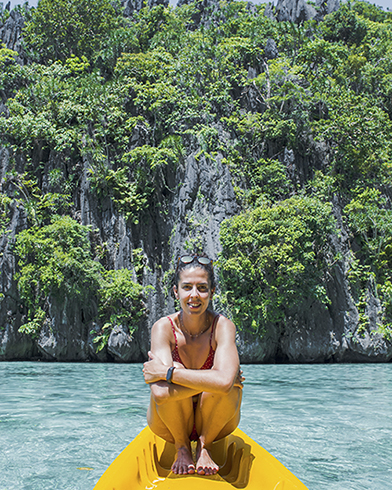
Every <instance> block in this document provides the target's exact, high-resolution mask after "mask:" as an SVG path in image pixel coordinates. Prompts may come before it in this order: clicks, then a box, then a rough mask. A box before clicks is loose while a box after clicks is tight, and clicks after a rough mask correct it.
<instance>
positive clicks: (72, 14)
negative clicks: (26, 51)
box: [24, 0, 119, 62]
mask: <svg viewBox="0 0 392 490" xmlns="http://www.w3.org/2000/svg"><path fill="white" fill-rule="evenodd" d="M118 22H119V21H118V17H117V14H116V11H115V9H114V7H113V5H112V3H111V2H110V1H109V0H40V2H39V3H38V6H37V7H36V8H34V9H33V10H32V13H31V19H30V20H29V21H28V22H27V23H26V27H25V28H24V38H25V41H26V43H27V45H28V47H29V48H31V49H32V50H34V51H35V52H36V53H37V54H38V57H39V59H41V60H43V61H46V62H47V61H49V60H52V61H56V60H66V59H67V58H70V57H71V56H73V55H74V56H77V57H81V56H87V57H88V58H90V57H92V56H93V55H94V53H96V52H97V51H98V50H99V49H100V47H101V46H102V45H103V41H104V40H105V39H106V38H107V37H108V36H109V33H110V31H111V30H112V29H113V28H115V27H117V26H118Z"/></svg>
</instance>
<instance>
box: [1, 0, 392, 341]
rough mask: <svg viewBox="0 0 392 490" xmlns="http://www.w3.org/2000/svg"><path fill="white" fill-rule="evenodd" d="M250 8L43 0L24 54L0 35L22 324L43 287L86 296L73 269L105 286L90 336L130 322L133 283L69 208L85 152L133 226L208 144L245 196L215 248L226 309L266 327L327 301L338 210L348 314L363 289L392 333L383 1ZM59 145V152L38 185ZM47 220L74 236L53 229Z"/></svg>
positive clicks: (35, 320)
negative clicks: (276, 10) (304, 9)
mask: <svg viewBox="0 0 392 490" xmlns="http://www.w3.org/2000/svg"><path fill="white" fill-rule="evenodd" d="M254 8H255V10H254V11H252V9H249V7H248V4H247V2H241V1H240V2H234V1H233V2H232V1H222V2H220V3H219V9H218V8H216V9H215V10H214V11H213V12H211V13H210V14H208V11H207V13H205V14H204V15H209V22H208V23H206V22H203V21H202V22H199V23H197V22H196V21H195V19H196V18H197V16H198V15H199V17H200V14H198V12H199V10H198V1H196V2H195V3H192V4H189V5H184V6H183V7H181V8H175V9H173V8H171V7H169V8H164V7H163V6H162V5H159V6H157V7H155V8H153V9H149V8H147V7H145V8H143V9H142V10H141V11H140V12H138V13H135V14H134V16H133V18H131V19H125V18H124V17H123V15H122V12H121V8H120V6H119V4H117V3H113V2H109V1H108V0H88V1H87V0H41V1H40V2H39V4H38V7H37V8H36V9H32V10H31V12H30V13H29V14H28V15H27V22H26V27H25V30H24V43H25V46H26V49H27V52H28V53H29V55H30V58H31V62H30V63H28V64H24V65H22V64H19V63H17V61H16V58H15V56H16V53H14V52H12V51H10V50H7V49H5V48H4V47H3V48H1V49H0V68H1V69H0V73H1V74H0V90H1V91H2V94H4V96H6V98H7V99H8V100H7V102H6V105H7V111H8V112H7V114H6V116H4V117H3V116H2V117H0V135H1V137H2V140H3V141H4V142H5V143H6V144H7V145H8V150H9V152H10V153H11V158H12V161H13V162H14V168H13V169H12V171H10V172H9V174H8V176H7V179H8V182H9V185H8V188H9V189H10V190H9V192H7V193H4V192H3V194H1V201H0V213H1V216H2V217H4V220H5V223H7V221H6V220H7V219H8V218H7V216H9V214H8V213H9V206H10V205H11V201H10V200H12V199H14V200H15V202H17V203H18V205H20V206H23V207H24V208H25V210H26V213H27V216H28V226H30V227H31V228H29V229H28V230H26V231H24V232H22V233H20V235H19V236H18V238H17V251H18V254H19V256H20V257H21V259H20V260H21V262H20V267H21V272H20V275H19V279H18V281H19V288H20V292H21V295H22V298H23V299H24V301H25V302H26V305H27V307H28V309H29V315H28V316H29V323H27V324H26V325H28V327H24V328H25V330H26V331H28V330H31V331H36V330H37V325H41V324H42V322H43V321H44V313H45V311H46V310H45V308H46V306H45V298H47V297H48V295H50V294H60V293H61V294H63V295H71V296H72V295H73V296H75V297H78V295H83V294H90V293H88V291H91V289H89V288H90V286H88V287H87V286H86V288H84V286H83V285H84V284H86V285H92V284H95V285H96V290H97V291H100V292H99V298H100V299H99V301H100V307H99V308H100V312H101V313H100V314H101V315H104V317H102V321H103V322H104V325H105V331H104V332H103V333H102V336H101V337H100V339H99V342H100V343H102V342H105V339H107V335H108V331H109V330H110V328H111V327H109V325H110V326H112V325H114V324H116V323H117V322H122V323H124V322H125V323H126V324H127V325H128V326H129V327H130V331H132V328H133V327H132V326H131V324H132V325H134V324H135V323H132V322H133V320H132V322H128V320H127V319H126V318H124V317H123V315H126V314H125V311H131V312H135V311H136V309H137V308H136V307H135V306H134V305H136V304H139V303H138V301H139V300H140V298H141V295H142V289H140V287H141V286H140V284H139V285H138V284H136V283H133V282H132V281H133V279H132V277H131V273H129V274H128V273H127V272H126V271H122V272H121V273H120V272H113V271H109V272H104V271H103V270H102V269H100V268H99V266H98V262H96V261H93V259H92V256H91V252H90V251H89V240H90V238H89V232H88V231H87V230H85V229H84V228H83V227H80V226H81V225H79V224H77V223H76V222H74V221H69V220H70V218H69V217H68V216H67V215H69V213H70V208H72V205H74V203H75V199H76V198H75V189H76V188H77V186H78V185H79V182H80V180H81V178H82V177H83V176H84V175H85V174H84V172H85V169H86V167H87V177H88V179H89V185H90V189H91V191H92V192H94V193H95V195H96V198H97V200H98V203H99V205H101V206H102V205H103V204H104V203H108V202H110V203H111V205H112V206H113V209H114V212H115V213H117V214H119V215H122V216H123V217H124V218H125V219H126V221H127V223H128V226H140V223H142V222H144V221H142V220H144V219H147V218H146V217H148V219H150V217H151V214H152V213H156V214H160V215H161V216H162V217H163V218H165V212H167V205H168V202H169V199H170V196H171V194H172V192H173V191H174V189H173V188H172V187H171V186H173V181H174V179H173V175H174V174H175V172H176V170H177V169H178V168H179V167H181V166H182V165H183V163H184V157H185V156H186V154H187V153H191V152H193V153H195V154H197V156H198V157H200V156H201V155H204V156H205V157H206V158H207V161H208V162H210V164H211V166H213V165H215V161H216V159H217V157H218V155H219V157H220V158H221V160H222V162H223V164H225V165H227V167H228V168H229V170H230V173H231V176H232V180H233V185H234V187H235V190H236V196H237V201H238V205H239V209H240V212H239V214H238V216H235V217H233V218H232V219H230V220H228V221H226V222H224V223H223V225H222V230H221V241H222V247H223V251H222V254H221V257H220V260H219V262H220V267H221V275H222V284H221V285H222V295H223V297H224V298H225V299H226V301H227V305H228V306H229V307H230V309H231V312H232V315H233V317H234V318H235V319H238V320H240V321H239V322H238V325H241V324H242V325H243V328H247V329H251V330H254V331H257V332H259V333H260V335H261V334H262V332H263V331H264V330H265V329H267V328H269V325H271V324H274V325H281V326H284V324H285V321H286V319H287V316H289V315H291V314H295V311H298V309H299V308H301V307H302V306H303V305H305V304H309V302H312V301H319V302H321V303H323V304H325V305H327V304H328V302H329V299H328V296H327V290H326V282H327V277H328V275H329V274H332V273H333V267H334V264H335V263H336V261H337V260H340V259H341V258H342V257H341V255H340V252H341V250H338V249H337V248H336V242H337V240H334V237H335V236H336V235H337V234H338V229H337V226H338V222H339V219H338V218H339V216H340V215H342V216H343V224H344V227H345V228H346V230H347V231H348V233H349V235H350V239H351V241H350V244H351V250H350V251H349V252H350V253H349V254H348V255H349V256H350V257H351V258H350V259H348V260H349V264H350V267H349V268H348V269H349V270H348V272H347V278H348V280H349V281H350V284H351V287H352V292H353V295H354V297H355V300H356V301H357V305H358V308H359V310H360V312H361V315H362V316H361V325H360V328H365V329H366V328H367V325H368V322H367V319H366V311H365V310H366V308H365V306H364V305H366V301H367V299H368V298H369V295H373V296H374V297H376V298H378V299H379V301H380V305H381V309H382V315H381V316H382V318H381V317H380V322H379V323H380V328H379V330H380V331H381V332H382V333H383V334H384V335H385V336H386V337H388V336H390V335H391V331H392V330H391V325H392V276H391V272H390V271H391V265H392V263H391V261H392V259H391V253H392V252H391V250H392V248H391V247H392V238H391V237H392V220H391V214H390V213H391V203H390V195H391V193H390V191H391V187H390V182H391V181H390V179H391V169H392V156H391V155H392V126H391V117H392V102H391V101H392V98H391V96H392V13H390V12H384V11H382V10H381V9H379V8H377V7H375V6H373V5H370V4H369V3H367V2H362V1H352V2H348V3H345V4H343V5H342V6H341V8H340V9H339V10H338V11H337V12H334V13H332V14H330V15H327V16H326V17H325V18H324V20H323V21H320V22H319V23H316V22H315V21H309V22H305V23H303V24H300V25H296V24H293V23H291V22H280V23H278V22H276V21H274V20H271V19H269V18H267V17H265V16H264V15H263V12H264V6H263V5H256V6H255V7H254ZM86 12H87V14H86ZM272 41H273V43H275V46H276V56H275V55H272V56H267V55H266V46H267V42H269V43H270V44H271V42H272ZM273 43H272V44H273ZM53 155H58V156H59V158H61V160H62V161H63V162H66V164H65V165H64V168H63V167H62V168H56V169H55V170H52V171H51V172H52V173H51V174H50V179H49V184H50V185H49V187H45V191H43V190H40V189H42V188H43V187H42V181H43V177H44V175H45V171H46V170H45V168H46V166H47V165H48V162H49V160H50V157H53ZM21 156H22V157H23V159H24V161H26V162H27V166H26V168H25V169H24V171H23V173H21V172H20V166H19V167H18V166H17V161H18V159H19V158H20V157H21ZM17 169H18V170H17ZM332 202H334V207H335V209H333V206H332V204H331V203H332ZM53 214H56V215H59V216H58V217H57V218H55V219H53V220H52V221H51V222H50V223H49V218H50V216H52V215H53ZM189 216H191V215H189ZM71 223H72V224H71ZM60 225H61V226H60ZM189 226H193V227H194V228H195V225H194V223H190V224H189ZM339 226H340V225H339ZM56 227H57V228H61V227H70V229H71V230H74V231H73V233H75V234H76V235H77V237H78V239H77V241H76V242H75V243H73V242H72V243H68V242H67V240H68V239H65V238H64V240H65V241H64V242H62V241H61V240H62V239H61V240H60V238H58V235H59V234H58V230H57V231H55V230H56ZM200 227H201V228H202V226H200ZM3 231H4V228H2V232H3ZM59 236H62V235H61V234H60V235H59ZM28 237H30V238H28ZM70 239H71V238H70ZM192 240H197V237H196V238H195V237H193V238H192ZM35 242H37V243H41V242H42V248H40V249H39V250H38V249H37V248H36V247H35V246H34V243H35ZM74 249H75V250H74ZM31 254H33V255H31ZM53 254H57V255H58V256H59V257H60V258H61V260H60V261H59V262H58V264H60V265H56V264H57V262H56V261H54V260H48V257H49V256H50V257H53ZM75 254H76V255H75ZM78 254H81V255H78ZM57 255H56V256H57ZM103 255H104V254H103ZM346 255H347V254H346ZM30 256H34V257H35V258H34V261H35V262H33V261H32V260H30V259H28V257H30ZM98 259H100V260H101V262H102V263H103V262H104V260H103V259H102V258H101V257H99V256H98ZM75 261H76V262H77V261H79V262H80V263H83V264H84V266H83V267H81V270H80V275H79V276H78V277H79V279H78V280H77V281H76V282H75V281H74V279H72V278H74V277H75V273H74V272H75V271H74V272H72V271H73V269H72V268H73V267H77V265H76V264H75V263H74V262H75ZM94 264H95V265H94ZM139 282H140V281H139ZM103 284H106V286H105V288H104V287H103V286H102V285H103ZM38 285H40V287H39V288H38ZM41 286H42V287H41ZM37 288H38V289H37ZM113 288H114V289H115V291H114V290H113ZM93 289H94V288H93ZM110 291H112V292H110ZM127 291H128V292H129V294H128V293H127ZM91 294H92V293H91ZM106 294H109V295H110V298H109V297H106ZM138 298H139V299H138ZM142 311H144V310H142V309H140V312H142ZM132 315H134V313H132V314H131V317H132V318H136V317H134V316H132ZM131 317H129V318H131ZM103 318H105V319H103ZM362 320H363V321H362ZM136 323H137V322H136ZM108 329H109V330H108ZM100 345H101V344H100Z"/></svg>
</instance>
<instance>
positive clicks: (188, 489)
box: [94, 427, 307, 490]
mask: <svg viewBox="0 0 392 490" xmlns="http://www.w3.org/2000/svg"><path fill="white" fill-rule="evenodd" d="M211 455H212V458H213V459H214V461H215V462H216V463H217V464H218V465H219V466H220V470H219V473H218V474H216V475H213V476H202V475H197V474H194V475H175V474H174V473H172V472H171V470H170V467H171V465H172V463H173V461H174V456H175V448H174V445H173V444H170V443H168V442H166V441H164V440H163V439H161V438H160V437H157V436H156V435H155V434H153V433H152V432H151V430H150V429H149V428H148V427H146V428H145V429H143V430H142V431H141V432H140V434H139V435H138V436H137V437H135V439H134V440H133V441H132V442H131V443H130V444H129V445H128V446H127V447H126V448H125V449H124V451H123V452H122V453H121V454H120V455H119V456H118V457H117V458H116V459H115V460H114V461H113V463H112V464H111V465H110V466H109V468H108V469H107V470H106V471H105V473H104V474H103V475H102V477H101V478H100V480H99V481H98V483H97V484H96V486H95V487H94V490H138V489H143V490H152V489H155V488H156V489H157V490H160V489H161V490H166V489H174V490H175V489H180V488H181V489H182V490H200V489H203V490H225V489H226V488H227V489H228V488H229V487H231V488H233V487H234V488H247V489H249V490H256V489H257V490H307V487H305V485H304V484H303V483H301V482H300V481H299V480H298V478H296V477H295V476H294V475H293V474H292V473H291V472H290V471H289V470H288V469H287V468H285V467H284V466H283V465H282V463H280V462H279V461H278V460H277V459H276V458H274V457H273V456H272V455H271V454H270V453H268V451H266V450H265V449H263V448H262V447H261V446H259V445H258V444H257V443H256V442H255V441H253V440H252V439H251V438H250V437H248V436H247V435H246V434H245V433H244V432H242V431H241V430H240V429H236V430H235V431H234V432H233V433H232V434H230V435H229V436H228V437H225V438H224V439H222V440H221V441H218V442H215V443H214V445H213V449H212V454H211Z"/></svg>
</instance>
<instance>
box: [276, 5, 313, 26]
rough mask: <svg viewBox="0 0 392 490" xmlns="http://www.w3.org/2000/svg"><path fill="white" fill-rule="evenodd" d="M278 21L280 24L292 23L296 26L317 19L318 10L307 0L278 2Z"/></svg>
mask: <svg viewBox="0 0 392 490" xmlns="http://www.w3.org/2000/svg"><path fill="white" fill-rule="evenodd" d="M275 12H276V19H277V20H278V21H279V22H282V21H291V22H295V23H296V24H300V23H301V22H305V21H306V20H310V19H313V18H314V17H316V14H317V10H316V9H315V8H314V7H313V6H312V5H310V4H308V3H306V2H305V0H278V3H277V5H276V9H275Z"/></svg>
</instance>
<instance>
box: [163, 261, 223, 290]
mask: <svg viewBox="0 0 392 490" xmlns="http://www.w3.org/2000/svg"><path fill="white" fill-rule="evenodd" d="M192 257H193V259H192V260H190V258H192ZM183 258H186V259H187V260H186V261H185V262H184V261H183V260H181V259H183ZM199 258H204V259H208V262H207V263H205V264H204V263H202V262H199V260H198V259H199ZM191 267H200V268H201V269H204V270H205V271H207V274H208V281H209V283H210V288H211V289H214V288H215V285H216V284H215V275H214V267H213V265H212V260H211V259H210V258H209V257H208V256H207V255H206V253H204V252H202V253H190V254H185V255H182V256H180V257H179V258H178V261H177V267H176V272H175V274H174V277H173V286H178V283H179V282H180V274H181V272H182V271H183V270H185V269H190V268H191Z"/></svg>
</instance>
